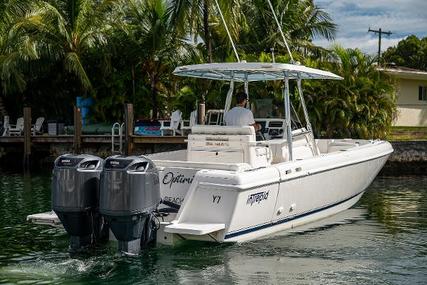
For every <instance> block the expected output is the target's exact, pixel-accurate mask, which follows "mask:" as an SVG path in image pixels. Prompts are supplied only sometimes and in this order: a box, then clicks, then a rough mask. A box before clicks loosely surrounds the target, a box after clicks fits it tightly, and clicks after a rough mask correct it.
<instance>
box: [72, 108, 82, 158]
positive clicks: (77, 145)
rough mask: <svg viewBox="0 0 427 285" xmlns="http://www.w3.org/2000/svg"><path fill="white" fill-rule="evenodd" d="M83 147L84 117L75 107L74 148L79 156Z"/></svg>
mask: <svg viewBox="0 0 427 285" xmlns="http://www.w3.org/2000/svg"><path fill="white" fill-rule="evenodd" d="M81 145H82V116H81V114H80V109H79V108H77V106H74V139H73V147H74V153H75V154H79V153H80V150H81Z"/></svg>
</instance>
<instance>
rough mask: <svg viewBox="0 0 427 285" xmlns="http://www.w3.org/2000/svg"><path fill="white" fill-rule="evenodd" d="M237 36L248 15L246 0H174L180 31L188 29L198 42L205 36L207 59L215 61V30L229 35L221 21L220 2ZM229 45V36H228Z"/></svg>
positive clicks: (174, 17)
mask: <svg viewBox="0 0 427 285" xmlns="http://www.w3.org/2000/svg"><path fill="white" fill-rule="evenodd" d="M215 1H217V2H218V4H219V5H220V9H221V11H222V13H223V16H224V18H225V20H226V22H227V25H228V27H229V28H230V31H231V33H232V35H233V38H234V39H236V38H237V36H238V33H239V31H240V29H241V28H242V26H243V25H244V15H243V14H242V11H241V4H242V2H244V1H242V0H171V1H170V2H171V5H170V8H169V13H170V15H171V20H172V23H173V25H174V26H175V27H176V29H177V31H178V32H180V33H188V34H189V35H190V36H191V38H192V40H193V41H194V42H196V41H197V39H198V38H201V39H202V40H203V43H204V46H205V51H206V55H207V57H206V58H207V62H212V61H214V51H215V49H216V46H214V35H213V34H214V33H215V32H217V31H218V30H219V31H220V32H221V34H222V39H223V40H224V39H227V36H226V34H225V29H224V26H223V24H222V23H221V22H220V21H221V20H220V18H219V14H218V13H219V11H218V8H217V6H216V2H215ZM226 42H227V43H228V45H227V46H229V42H228V39H227V40H226Z"/></svg>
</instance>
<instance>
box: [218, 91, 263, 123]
mask: <svg viewBox="0 0 427 285" xmlns="http://www.w3.org/2000/svg"><path fill="white" fill-rule="evenodd" d="M236 101H237V106H236V107H234V108H233V109H231V110H229V111H228V112H226V113H225V114H224V122H225V125H226V126H253V127H254V129H255V131H259V130H260V129H261V125H260V124H257V123H255V120H254V115H253V114H252V111H251V110H249V109H247V108H245V106H246V104H247V103H248V95H246V93H244V92H238V93H237V94H236Z"/></svg>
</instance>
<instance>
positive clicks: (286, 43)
mask: <svg viewBox="0 0 427 285" xmlns="http://www.w3.org/2000/svg"><path fill="white" fill-rule="evenodd" d="M215 1H216V0H215ZM267 2H268V5H269V6H270V9H271V12H272V13H273V17H274V20H276V24H277V27H278V28H279V31H280V34H281V35H282V39H283V41H284V42H285V46H286V49H287V50H288V54H289V56H290V57H291V63H294V58H293V57H292V53H291V50H290V49H289V46H288V42H287V41H286V38H285V35H284V34H283V31H282V27H281V26H280V23H279V20H277V16H276V12H274V8H273V5H271V1H270V0H267Z"/></svg>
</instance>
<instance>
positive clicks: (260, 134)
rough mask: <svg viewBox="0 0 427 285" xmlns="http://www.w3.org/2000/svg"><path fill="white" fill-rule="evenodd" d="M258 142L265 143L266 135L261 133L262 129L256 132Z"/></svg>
mask: <svg viewBox="0 0 427 285" xmlns="http://www.w3.org/2000/svg"><path fill="white" fill-rule="evenodd" d="M256 140H257V141H265V137H264V134H263V133H262V132H261V129H260V130H258V131H256Z"/></svg>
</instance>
